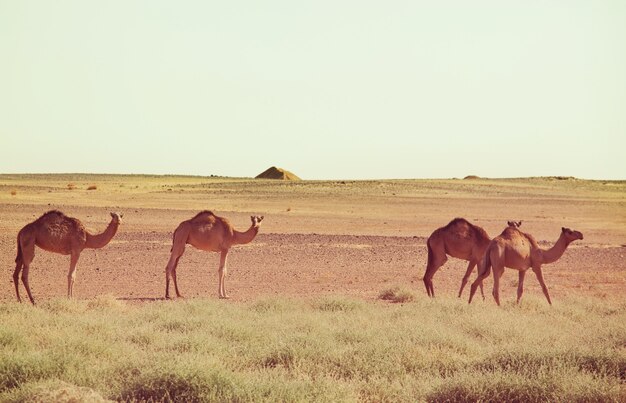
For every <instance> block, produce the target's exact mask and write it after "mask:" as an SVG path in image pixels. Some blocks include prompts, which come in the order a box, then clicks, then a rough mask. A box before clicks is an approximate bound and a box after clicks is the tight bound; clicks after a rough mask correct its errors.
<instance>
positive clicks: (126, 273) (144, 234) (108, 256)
mask: <svg viewBox="0 0 626 403" xmlns="http://www.w3.org/2000/svg"><path fill="white" fill-rule="evenodd" d="M89 188H91V189H90V190H89ZM94 188H95V189H94ZM51 209H59V210H61V211H63V212H64V213H66V214H67V215H69V216H72V217H76V218H78V219H80V220H81V221H82V222H83V223H84V224H85V226H86V227H87V228H88V229H90V230H91V231H92V232H101V231H103V230H104V229H105V228H106V226H107V224H108V222H109V221H110V215H109V212H111V211H116V212H121V213H123V214H124V216H123V221H122V224H121V226H120V228H119V231H118V233H117V235H116V236H115V237H114V238H113V240H112V242H111V243H110V244H109V245H107V246H106V247H104V248H103V249H99V250H90V249H87V250H85V251H83V253H82V254H81V256H80V260H79V263H78V272H77V273H78V276H77V280H76V285H75V287H74V295H75V297H76V298H78V299H91V298H94V297H96V296H99V295H110V296H112V297H114V298H116V299H120V300H124V301H131V302H137V303H141V302H149V301H153V300H158V299H162V298H163V297H164V293H165V292H164V291H165V290H164V288H165V275H164V269H165V265H166V263H167V260H168V258H169V251H170V247H171V243H172V233H173V230H174V229H175V228H176V227H177V225H178V224H179V223H180V222H181V221H183V220H186V219H188V218H191V217H192V216H193V215H195V214H196V213H197V212H198V211H200V210H205V209H208V210H212V211H213V212H214V213H215V214H217V215H220V216H224V217H227V218H228V219H229V220H230V221H231V223H232V224H233V225H234V227H235V228H236V229H238V230H246V229H247V228H248V227H249V226H250V218H249V217H250V216H251V215H264V216H265V220H264V221H263V223H262V226H261V230H260V233H259V235H258V236H257V238H256V239H255V240H254V241H253V242H252V243H250V244H248V245H241V246H236V247H233V248H232V249H231V252H230V254H229V261H228V276H227V278H226V289H227V291H228V293H229V294H230V297H231V300H232V301H233V302H234V303H236V302H239V301H251V300H255V299H257V298H260V297H267V296H285V297H289V298H291V297H298V296H303V297H311V296H316V295H345V296H349V297H356V298H362V299H365V300H375V299H377V296H378V295H379V293H380V291H381V290H383V289H385V288H388V287H390V286H393V285H399V286H404V287H407V288H410V289H412V290H415V292H419V293H425V290H424V285H423V283H422V281H421V279H422V276H423V274H424V271H425V267H426V256H427V253H426V245H425V243H426V239H427V238H428V236H429V235H430V234H431V233H432V231H433V230H435V229H436V228H438V227H440V226H444V225H445V224H447V223H448V222H449V221H450V220H451V219H453V218H455V217H464V218H466V219H468V220H469V221H471V222H472V223H474V224H477V225H479V226H482V227H483V228H484V229H485V230H486V231H487V232H488V233H489V235H490V236H491V237H494V236H496V235H498V234H499V233H500V232H501V231H502V229H503V228H504V227H505V225H506V221H507V220H510V219H514V220H522V221H523V224H522V228H521V229H522V230H523V231H525V232H528V233H530V234H533V235H534V236H535V238H536V239H537V240H538V241H539V243H540V245H541V246H542V247H549V246H550V245H552V243H553V242H554V241H556V239H557V238H558V236H559V234H560V231H561V227H568V228H572V229H576V230H578V231H581V232H582V233H583V234H584V240H582V241H577V242H575V243H574V244H572V245H571V246H570V248H569V249H568V250H567V251H566V252H565V254H564V256H563V257H562V258H561V259H560V260H559V261H557V262H555V263H553V264H550V265H547V266H545V267H544V277H545V280H546V283H547V285H548V288H549V290H550V293H551V296H552V300H553V303H555V304H558V303H559V300H560V299H561V298H562V297H564V296H585V297H587V296H588V297H597V298H603V299H617V300H620V299H623V290H624V289H625V286H626V259H624V255H625V254H626V182H624V181H588V180H580V179H575V178H567V177H565V178H562V177H558V178H554V177H549V178H526V179H482V178H477V179H447V180H376V181H349V180H345V181H272V180H254V179H246V178H221V177H194V176H144V175H78V174H77V175H72V174H63V175H61V174H56V175H55V174H50V175H47V174H46V175H8V174H4V175H0V266H1V267H3V269H2V271H0V301H3V302H7V301H14V300H15V292H14V289H13V281H12V273H13V270H14V267H15V263H14V259H15V255H16V235H17V233H18V231H19V230H20V228H22V227H23V226H24V225H26V224H27V223H29V222H31V221H33V220H35V219H36V218H38V217H39V216H40V215H42V214H43V213H44V212H46V211H48V210H51ZM218 263H219V255H218V254H216V253H209V252H202V251H198V250H195V249H194V248H193V247H190V246H188V247H187V250H186V252H185V254H184V255H183V257H182V258H181V261H180V263H179V266H178V281H179V287H180V290H181V292H182V294H183V295H184V296H185V297H186V298H188V299H189V298H215V299H217V298H218V293H217V291H218V290H217V287H218V277H217V268H218ZM466 266H467V263H466V262H464V261H461V260H458V259H453V258H451V259H449V260H448V262H447V263H446V264H445V265H444V267H442V269H440V270H439V272H437V274H436V275H435V278H434V286H435V292H436V295H437V296H448V297H450V296H455V295H456V293H457V292H458V287H459V285H460V281H461V278H462V277H463V274H464V272H465V268H466ZM68 267H69V257H68V256H62V255H57V254H52V253H49V252H45V251H42V250H41V249H37V250H36V255H35V260H34V261H33V264H32V266H31V273H30V282H31V288H32V291H33V294H34V297H35V299H36V300H38V301H42V300H43V301H45V300H50V299H53V298H58V297H62V296H64V295H66V292H67V277H66V276H67V271H68ZM474 277H475V274H474V275H473V276H472V279H473V278H474ZM490 280H491V279H488V280H487V281H486V282H485V294H486V295H487V303H490V304H493V303H494V302H493V299H492V298H491V295H490V293H491V285H492V283H491V281H490ZM516 287H517V273H516V272H514V271H512V270H509V269H508V270H507V271H506V272H505V274H504V277H503V287H502V289H501V299H502V300H503V301H507V300H508V301H511V300H514V299H515V293H516ZM21 290H22V296H23V297H24V296H25V292H24V289H23V287H22V289H21ZM525 290H526V291H525V294H524V295H525V296H528V295H535V296H542V293H541V289H540V287H539V284H538V282H537V280H536V279H535V278H534V276H533V275H532V274H531V275H530V276H528V277H527V281H526V283H525ZM468 292H469V286H468V287H467V288H466V290H465V291H464V296H463V297H464V298H466V297H467V296H468ZM478 301H480V299H479V300H478ZM479 303H483V302H482V301H481V302H479Z"/></svg>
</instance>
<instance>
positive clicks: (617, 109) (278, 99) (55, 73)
mask: <svg viewBox="0 0 626 403" xmlns="http://www.w3.org/2000/svg"><path fill="white" fill-rule="evenodd" d="M272 165H275V166H278V167H282V168H285V169H288V170H290V171H292V172H294V173H295V174H297V175H299V176H300V177H302V178H304V179H383V178H389V179H390V178H449V177H464V176H466V175H470V174H471V175H479V176H485V177H519V176H549V175H564V176H576V177H580V178H590V179H626V1H623V0H615V1H605V0H588V1H575V0H562V1H559V0H551V1H539V0H537V1H534V0H529V1H507V0H493V1H482V0H473V1H466V0H456V1H454V0H449V1H435V0H433V1H419V0H409V1H393V0H392V1H363V0H358V1H342V0H332V1H324V0H314V1H304V0H302V1H294V0H284V1H273V0H267V1H232V0H228V1H158V0H145V1H132V0H121V1H111V0H107V1H90V0H75V1H71V0H69V1H63V0H55V1H25V0H0V173H46V172H85V173H154V174H191V175H211V174H214V175H223V176H248V177H249V176H255V175H257V174H259V173H260V172H262V171H264V170H265V169H266V168H268V167H270V166H272Z"/></svg>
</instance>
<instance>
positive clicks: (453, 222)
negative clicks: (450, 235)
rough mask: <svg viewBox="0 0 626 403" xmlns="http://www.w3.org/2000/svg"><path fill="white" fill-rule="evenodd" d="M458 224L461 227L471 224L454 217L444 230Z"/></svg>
mask: <svg viewBox="0 0 626 403" xmlns="http://www.w3.org/2000/svg"><path fill="white" fill-rule="evenodd" d="M458 224H463V225H469V226H472V224H471V223H470V222H469V221H467V220H466V219H465V218H462V217H456V218H455V219H454V220H452V221H450V222H449V223H448V225H446V228H449V227H452V226H454V225H458Z"/></svg>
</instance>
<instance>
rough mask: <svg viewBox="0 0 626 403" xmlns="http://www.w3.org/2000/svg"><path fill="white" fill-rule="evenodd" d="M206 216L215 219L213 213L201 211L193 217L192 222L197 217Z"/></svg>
mask: <svg viewBox="0 0 626 403" xmlns="http://www.w3.org/2000/svg"><path fill="white" fill-rule="evenodd" d="M206 215H208V216H214V217H216V215H215V214H213V212H212V211H211V210H202V211H201V212H199V213H198V214H196V215H195V216H193V218H192V220H194V219H196V218H198V217H202V216H206Z"/></svg>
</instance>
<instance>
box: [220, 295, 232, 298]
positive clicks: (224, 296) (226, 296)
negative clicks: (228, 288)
mask: <svg viewBox="0 0 626 403" xmlns="http://www.w3.org/2000/svg"><path fill="white" fill-rule="evenodd" d="M220 299H230V296H228V295H220Z"/></svg>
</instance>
